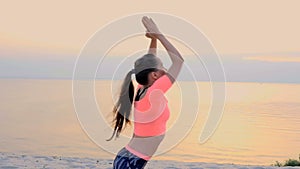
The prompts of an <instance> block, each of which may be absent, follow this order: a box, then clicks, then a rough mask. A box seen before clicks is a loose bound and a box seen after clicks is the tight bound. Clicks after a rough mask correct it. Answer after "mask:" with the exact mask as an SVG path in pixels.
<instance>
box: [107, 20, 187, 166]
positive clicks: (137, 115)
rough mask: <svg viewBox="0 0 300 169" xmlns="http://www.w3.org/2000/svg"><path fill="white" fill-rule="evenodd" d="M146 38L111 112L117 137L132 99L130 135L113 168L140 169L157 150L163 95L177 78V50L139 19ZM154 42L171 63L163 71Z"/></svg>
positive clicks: (179, 62) (179, 60)
mask: <svg viewBox="0 0 300 169" xmlns="http://www.w3.org/2000/svg"><path fill="white" fill-rule="evenodd" d="M142 22H143V24H144V26H145V28H146V37H148V38H150V39H151V43H150V48H149V52H148V54H146V55H144V56H142V57H141V58H139V59H138V60H136V61H135V64H134V69H133V70H131V71H129V72H128V74H127V75H126V77H125V80H124V82H123V84H122V89H121V93H120V97H119V99H118V102H117V104H116V106H115V107H114V109H113V112H114V114H115V118H114V120H115V124H114V132H113V135H112V137H111V138H110V139H108V140H111V139H112V138H113V137H114V136H115V135H116V137H118V136H119V134H120V132H121V131H122V129H123V124H124V123H125V125H126V124H128V123H130V121H129V115H130V112H131V107H132V103H133V100H134V134H133V137H132V138H131V140H130V142H129V143H128V145H126V146H125V147H124V148H123V149H121V150H120V151H119V152H118V154H117V156H116V158H115V160H114V164H113V166H114V169H125V168H131V169H133V168H134V169H136V168H137V169H140V168H141V169H142V168H144V167H145V165H146V163H147V161H148V160H150V158H151V156H152V155H153V154H154V153H155V151H156V150H157V148H158V146H159V144H160V143H161V141H162V140H163V138H164V134H165V131H166V122H167V120H168V118H169V114H170V112H169V108H168V105H167V100H166V98H165V96H164V93H166V92H167V91H168V89H169V88H170V87H171V86H172V84H173V83H174V81H175V79H176V78H177V76H178V74H179V72H180V70H181V67H182V64H183V61H184V60H183V58H182V57H181V55H180V53H179V52H178V51H177V49H176V48H175V47H174V46H173V45H172V44H171V43H170V42H169V41H168V40H167V39H166V37H165V36H164V35H163V34H161V32H160V31H159V29H158V27H157V26H156V24H155V23H154V22H153V20H152V19H150V18H148V17H143V19H142ZM157 40H159V41H160V42H161V44H162V45H163V46H164V47H165V49H166V50H167V52H168V55H169V56H170V59H171V61H172V65H171V66H170V68H169V69H168V70H167V71H166V70H165V69H164V67H163V64H162V62H161V60H160V59H159V58H158V57H156V47H157ZM133 73H134V74H135V77H136V81H137V82H138V84H139V85H138V89H137V94H136V96H135V99H134V86H133V83H132V81H131V75H132V74H133Z"/></svg>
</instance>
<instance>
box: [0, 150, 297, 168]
mask: <svg viewBox="0 0 300 169" xmlns="http://www.w3.org/2000/svg"><path fill="white" fill-rule="evenodd" d="M112 163H113V159H101V158H83V157H64V156H56V155H53V156H45V155H25V154H22V153H19V154H18V153H9V152H0V169H18V168H20V169H21V168H22V169H23V168H30V169H33V168H48V169H52V168H53V169H60V168H99V169H111V168H112ZM164 168H172V169H192V168H193V169H206V168H207V169H211V168H216V169H218V168H226V169H275V168H279V167H275V166H271V165H270V166H260V165H239V164H219V163H205V162H180V161H168V160H150V161H149V162H148V164H147V165H146V167H145V169H164ZM280 168H284V169H297V168H300V167H280Z"/></svg>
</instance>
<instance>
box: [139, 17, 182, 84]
mask: <svg viewBox="0 0 300 169" xmlns="http://www.w3.org/2000/svg"><path fill="white" fill-rule="evenodd" d="M142 22H143V24H144V26H145V28H146V29H147V33H148V34H150V35H149V36H152V37H155V38H156V39H158V40H159V41H160V42H161V44H162V45H163V46H164V47H165V49H166V50H167V52H168V54H169V56H170V59H171V61H172V65H171V66H170V68H169V69H168V72H167V73H168V74H169V75H170V76H171V79H173V80H175V79H176V78H177V76H178V75H179V72H180V70H181V67H182V65H183V62H184V59H183V58H182V56H181V54H180V53H179V51H178V50H177V49H176V48H175V47H174V46H173V45H172V44H171V43H170V41H169V40H168V39H167V38H166V37H165V36H164V35H163V34H162V33H161V32H160V31H159V29H158V27H157V26H156V24H155V23H154V21H153V20H152V19H150V18H148V17H146V16H144V17H143V19H142Z"/></svg>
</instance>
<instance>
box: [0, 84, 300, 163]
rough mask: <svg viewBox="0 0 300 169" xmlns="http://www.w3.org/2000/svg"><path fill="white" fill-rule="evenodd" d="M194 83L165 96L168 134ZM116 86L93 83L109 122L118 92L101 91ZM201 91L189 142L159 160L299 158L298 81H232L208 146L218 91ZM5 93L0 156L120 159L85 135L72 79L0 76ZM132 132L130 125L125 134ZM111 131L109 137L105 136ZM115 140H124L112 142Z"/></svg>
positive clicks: (0, 118)
mask: <svg viewBox="0 0 300 169" xmlns="http://www.w3.org/2000/svg"><path fill="white" fill-rule="evenodd" d="M189 83H191V82H180V83H178V85H175V86H173V87H172V89H171V90H170V91H169V92H168V94H167V97H168V99H169V106H170V109H171V113H172V114H171V117H170V120H169V122H168V128H169V129H170V128H172V127H173V126H174V125H176V122H178V121H184V120H185V119H184V116H183V118H182V117H181V118H179V114H180V113H185V112H180V105H182V104H189V101H188V100H181V95H180V90H181V88H188V86H189ZM110 85H111V82H110V81H97V82H96V86H95V91H96V99H97V102H98V104H99V106H101V110H102V111H103V112H102V113H103V115H104V117H106V118H107V121H108V122H109V121H110V120H111V116H109V111H110V110H111V107H112V103H113V101H112V100H113V99H112V93H111V91H110V90H102V89H107V88H109V87H110ZM197 86H198V87H199V93H200V98H201V99H200V103H199V114H198V117H197V119H195V120H196V121H195V124H194V125H193V127H192V128H191V130H190V132H189V133H188V134H187V136H185V137H184V140H183V141H181V142H179V143H174V145H176V146H175V147H174V148H172V149H171V150H170V151H167V152H166V153H164V154H161V155H159V156H156V157H154V159H161V160H177V161H197V162H214V163H235V164H255V165H270V164H273V163H275V161H276V160H278V161H284V160H286V159H288V158H294V159H298V156H299V154H300V84H274V83H231V82H230V83H226V93H227V95H226V101H225V103H224V104H225V108H224V114H223V118H222V121H221V123H220V124H219V126H218V128H217V130H216V132H215V133H214V135H213V136H212V137H211V138H210V139H209V140H208V141H207V142H206V143H204V144H200V143H199V142H198V140H199V136H200V132H201V129H202V127H203V125H204V122H205V119H206V117H207V115H208V113H209V110H210V105H211V102H210V101H211V93H212V91H211V88H210V83H208V82H198V83H197ZM0 91H1V95H0V100H1V101H0V126H1V127H0V135H1V137H0V152H14V153H21V154H33V155H51V156H52V155H59V156H75V157H93V158H103V159H107V158H113V157H114V155H113V154H111V153H108V152H106V151H104V150H102V149H101V148H100V147H99V146H97V144H95V143H94V142H93V141H92V140H91V139H90V138H89V137H88V135H87V134H86V133H85V132H84V130H82V128H81V126H80V123H79V121H78V120H77V116H76V112H75V110H74V105H73V99H72V81H71V80H23V79H1V80H0ZM113 93H114V92H113ZM190 106H191V111H192V110H193V109H192V108H193V107H192V106H193V105H190ZM97 130H99V131H100V130H104V129H95V131H97ZM131 131H132V127H128V128H127V131H126V132H127V135H129V136H130V134H131ZM126 132H125V133H126ZM99 133H100V132H99ZM128 133H129V134H128ZM110 134H111V133H110V132H107V133H106V135H105V136H104V135H103V139H106V138H107V136H109V135H110ZM125 135H126V134H125ZM169 138H172V136H170V137H169ZM164 141H168V142H172V139H165V140H164ZM115 142H118V140H116V141H113V142H111V143H109V144H112V145H111V146H113V144H115Z"/></svg>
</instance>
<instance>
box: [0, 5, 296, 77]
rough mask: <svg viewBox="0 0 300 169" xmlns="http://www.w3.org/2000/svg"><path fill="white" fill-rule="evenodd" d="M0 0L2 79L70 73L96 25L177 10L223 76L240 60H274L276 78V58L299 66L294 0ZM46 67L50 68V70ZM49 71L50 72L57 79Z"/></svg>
mask: <svg viewBox="0 0 300 169" xmlns="http://www.w3.org/2000/svg"><path fill="white" fill-rule="evenodd" d="M1 2H2V3H1V6H0V20H1V26H0V59H1V60H0V64H1V67H0V69H1V70H0V71H1V73H0V77H18V74H19V75H20V76H26V75H28V76H30V77H34V76H35V73H34V72H35V70H36V69H42V70H41V71H40V74H39V75H37V76H38V77H43V73H45V74H44V75H45V76H48V75H49V74H51V73H54V74H55V73H59V72H60V73H61V74H60V75H59V74H57V76H61V77H68V76H69V75H71V72H70V71H72V65H73V64H74V62H75V59H76V57H77V55H78V54H79V52H80V50H81V48H82V47H83V46H84V44H85V43H86V42H87V40H88V39H89V38H90V37H91V36H92V35H93V34H94V33H95V32H96V31H97V30H99V29H100V28H101V27H103V26H105V25H106V24H108V23H110V22H111V21H113V20H116V19H119V18H121V17H125V16H128V15H132V14H135V13H143V12H161V13H166V14H170V15H174V16H178V17H180V18H184V19H185V20H186V21H188V22H190V23H192V24H193V25H195V26H196V27H197V28H199V29H200V30H201V31H202V32H203V33H204V34H205V35H206V36H207V37H208V38H209V40H210V41H211V42H212V43H213V45H214V46H215V48H216V50H217V51H218V53H219V54H220V55H221V58H222V59H224V62H225V63H228V65H227V66H228V68H227V70H228V72H225V73H227V74H228V76H229V77H231V76H232V77H233V74H234V72H236V71H239V68H240V67H244V66H243V65H239V64H240V63H241V64H242V63H243V64H245V65H249V64H252V65H251V67H253V66H255V65H258V67H259V68H263V67H264V66H265V63H267V64H266V65H268V64H270V63H276V65H271V67H270V70H271V71H275V72H274V76H275V75H276V67H278V63H281V65H280V66H281V71H282V69H285V68H287V69H291V65H290V64H292V69H291V70H287V72H289V73H288V75H291V76H293V74H296V72H298V71H300V69H297V70H296V68H297V67H300V66H299V63H300V62H299V57H300V45H299V44H300V32H299V30H300V23H299V16H300V10H299V6H300V1H298V0H294V1H273V0H268V1H261V0H255V1H238V0H236V1H232V0H227V1H196V0H195V1H155V0H152V1H137V0H136V1H102V2H101V1H76V2H75V1H31V0H28V1H8V0H7V1H1ZM139 26H140V25H139ZM123 46H125V47H124V48H120V49H119V50H118V51H117V53H119V55H122V53H124V52H126V50H129V49H131V48H135V47H137V48H141V47H144V46H145V47H147V41H146V40H145V41H144V42H143V43H135V44H128V46H126V45H123ZM234 59H236V60H234ZM232 60H234V62H232ZM239 61H241V62H239ZM246 61H249V62H246ZM254 61H257V63H254ZM261 63H263V65H260V64H261ZM20 65H22V66H20ZM229 65H230V66H229ZM232 65H235V66H236V70H235V69H232V68H231V66H232ZM48 67H49V69H48ZM51 67H56V70H55V71H56V72H55V71H54V72H53V70H52V69H51ZM224 67H225V70H226V65H225V66H224ZM57 69H59V70H61V71H58V70H57ZM231 71H232V72H231ZM244 71H245V72H246V70H244ZM278 71H279V70H278ZM41 72H42V73H41ZM261 72H264V71H263V70H261ZM22 73H23V74H22ZM54 74H51V77H56V74H55V75H54ZM285 76H286V75H285ZM268 77H269V76H268ZM238 78H239V76H238V75H237V76H236V77H234V78H233V79H232V80H233V81H239V79H238ZM262 78H263V77H262ZM278 78H279V79H280V77H278ZM292 78H294V79H295V78H296V77H291V79H292ZM241 79H242V77H241ZM254 80H255V78H254ZM258 81H259V80H258ZM299 81H300V80H298V81H297V82H299Z"/></svg>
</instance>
